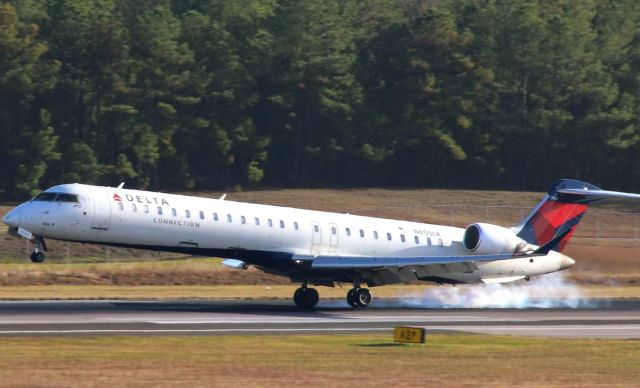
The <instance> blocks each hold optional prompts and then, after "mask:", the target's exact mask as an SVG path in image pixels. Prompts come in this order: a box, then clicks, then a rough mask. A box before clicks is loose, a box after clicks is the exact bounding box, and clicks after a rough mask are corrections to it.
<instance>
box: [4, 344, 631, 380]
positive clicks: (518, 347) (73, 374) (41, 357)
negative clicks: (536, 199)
mask: <svg viewBox="0 0 640 388" xmlns="http://www.w3.org/2000/svg"><path fill="white" fill-rule="evenodd" d="M0 354H2V355H3V357H1V358H0V381H2V382H3V385H4V386H45V385H46V386H68V385H75V386H118V387H120V386H150V385H151V386H211V385H215V386H223V385H224V386H283V385H296V386H323V387H324V386H349V387H351V386H354V385H359V386H374V387H375V386H394V387H395V386H425V385H438V386H442V385H447V386H460V385H467V386H478V385H558V386H559V385H562V386H565V385H578V386H579V385H583V386H584V385H588V386H594V385H606V386H633V385H635V384H637V382H638V381H639V379H640V368H638V364H637V362H638V360H639V359H640V342H638V341H631V340H627V341H624V340H593V339H591V340H585V339H538V338H523V337H500V336H485V335H464V334H429V335H428V336H427V344H426V345H396V344H394V343H393V342H391V332H389V333H387V334H375V335H368V334H366V335H365V334H362V335H335V336H329V335H326V336H277V337H276V336H219V337H201V336H198V337H191V336H188V337H156V336H153V337H129V336H123V337H86V338H77V337H75V338H2V341H0Z"/></svg>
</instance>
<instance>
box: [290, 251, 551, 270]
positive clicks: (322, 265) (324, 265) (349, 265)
mask: <svg viewBox="0 0 640 388" xmlns="http://www.w3.org/2000/svg"><path fill="white" fill-rule="evenodd" d="M531 256H544V254H540V253H532V254H520V255H512V254H496V255H466V256H429V257H375V256H325V255H319V256H310V255H309V256H307V255H295V256H294V257H293V259H294V260H301V261H305V262H308V263H310V264H311V269H329V270H336V269H360V270H367V269H380V268H385V267H395V268H400V267H419V266H434V265H452V264H468V265H472V264H474V263H478V262H484V261H495V260H508V259H514V258H521V257H531Z"/></svg>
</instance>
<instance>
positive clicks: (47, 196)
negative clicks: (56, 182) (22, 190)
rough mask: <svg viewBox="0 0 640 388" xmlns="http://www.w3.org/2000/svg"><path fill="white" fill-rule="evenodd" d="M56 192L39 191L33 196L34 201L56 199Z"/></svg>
mask: <svg viewBox="0 0 640 388" xmlns="http://www.w3.org/2000/svg"><path fill="white" fill-rule="evenodd" d="M57 195H58V193H40V194H38V196H37V197H35V198H34V199H33V200H34V201H53V200H55V199H56V196H57Z"/></svg>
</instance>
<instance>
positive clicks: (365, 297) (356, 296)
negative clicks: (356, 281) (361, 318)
mask: <svg viewBox="0 0 640 388" xmlns="http://www.w3.org/2000/svg"><path fill="white" fill-rule="evenodd" d="M371 299H372V297H371V292H369V289H368V288H359V287H353V288H352V289H350V290H349V292H347V303H349V306H351V307H354V308H357V307H367V306H368V305H369V303H371Z"/></svg>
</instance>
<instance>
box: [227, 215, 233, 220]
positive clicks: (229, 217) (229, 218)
mask: <svg viewBox="0 0 640 388" xmlns="http://www.w3.org/2000/svg"><path fill="white" fill-rule="evenodd" d="M227 222H233V219H232V218H231V214H227Z"/></svg>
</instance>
